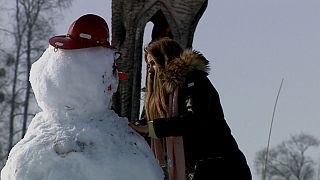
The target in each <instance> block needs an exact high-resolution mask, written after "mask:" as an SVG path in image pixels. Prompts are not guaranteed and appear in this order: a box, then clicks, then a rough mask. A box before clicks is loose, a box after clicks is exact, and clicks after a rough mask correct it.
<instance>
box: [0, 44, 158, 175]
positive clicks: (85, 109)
mask: <svg viewBox="0 0 320 180" xmlns="http://www.w3.org/2000/svg"><path fill="white" fill-rule="evenodd" d="M114 52H115V51H114V50H111V49H106V48H102V47H93V48H85V49H78V50H62V49H58V50H57V51H56V49H54V48H53V47H52V46H49V47H48V48H47V50H46V51H45V52H44V53H43V55H42V56H41V58H40V59H39V60H38V61H36V62H35V63H34V64H33V65H32V68H31V72H30V82H31V85H32V89H33V91H34V93H35V97H36V100H37V102H38V105H39V106H40V108H41V109H42V111H41V112H39V113H38V114H37V115H36V116H35V117H34V118H33V119H32V121H31V123H30V125H29V127H28V130H27V133H26V135H25V137H24V138H23V139H22V140H20V141H19V142H18V143H17V144H16V145H15V146H14V147H13V148H12V150H11V152H10V155H9V157H8V161H7V163H6V165H5V167H4V168H3V169H2V171H1V179H2V180H56V179H68V180H92V179H94V180H102V179H103V180H129V179H138V180H160V179H161V180H163V172H162V170H161V168H160V166H159V165H158V163H157V161H156V160H155V158H154V155H153V153H152V151H151V149H150V147H149V146H148V144H147V143H146V141H145V140H144V139H143V137H142V136H140V135H139V134H137V133H136V132H135V131H134V130H132V129H131V128H130V127H129V126H128V120H127V119H126V118H123V117H119V116H118V115H117V114H116V113H115V112H114V111H113V110H111V109H110V107H111V98H112V94H113V93H114V92H116V90H117V86H118V78H117V76H114V75H113V71H112V70H113V69H112V65H113V63H114V55H115V53H114Z"/></svg>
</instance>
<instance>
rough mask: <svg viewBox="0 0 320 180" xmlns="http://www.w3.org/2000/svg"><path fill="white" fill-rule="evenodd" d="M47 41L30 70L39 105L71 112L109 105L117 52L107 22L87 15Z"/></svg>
mask: <svg viewBox="0 0 320 180" xmlns="http://www.w3.org/2000/svg"><path fill="white" fill-rule="evenodd" d="M49 43H50V46H49V48H48V49H47V50H46V51H45V52H44V54H43V55H42V57H41V58H40V59H39V60H38V61H36V62H35V63H34V64H33V65H32V68H31V72H30V81H31V85H32V88H33V90H34V93H35V96H36V99H37V101H38V104H39V106H40V107H41V108H42V109H43V110H44V111H46V110H47V111H51V110H54V111H60V112H61V111H67V112H75V113H74V114H83V113H93V112H98V111H101V110H104V109H106V108H107V107H111V98H112V95H113V93H114V92H116V90H117V87H118V72H117V70H116V66H115V61H116V59H117V58H119V53H118V52H117V50H116V49H115V48H114V47H112V46H110V43H109V28H108V24H107V23H106V21H105V20H104V19H103V18H101V17H100V16H97V15H94V14H86V15H84V16H81V17H80V18H78V19H77V20H76V21H74V22H73V23H72V24H71V25H70V27H69V30H68V33H67V35H60V36H54V37H52V38H50V40H49ZM122 77H123V76H122ZM69 114H70V113H69Z"/></svg>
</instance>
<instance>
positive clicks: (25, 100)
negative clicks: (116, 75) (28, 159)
mask: <svg viewBox="0 0 320 180" xmlns="http://www.w3.org/2000/svg"><path fill="white" fill-rule="evenodd" d="M8 1H9V0H8ZM8 3H9V2H8ZM10 3H11V4H12V1H10ZM71 3H72V0H50V1H47V0H16V1H15V3H14V7H12V8H11V9H9V10H8V13H9V14H10V13H12V15H13V16H10V17H11V23H12V27H0V30H1V31H3V32H6V33H7V34H9V36H10V37H11V38H12V39H13V41H14V46H13V47H10V49H11V50H12V49H13V50H12V54H14V55H13V56H12V57H13V66H11V68H10V70H8V72H9V73H11V74H10V76H8V78H10V82H11V84H10V85H9V86H8V87H10V91H9V93H8V94H7V95H10V100H9V104H10V106H9V108H8V109H9V110H8V112H9V113H8V122H9V126H8V129H9V132H8V134H9V135H8V143H7V144H8V146H7V147H8V148H7V152H8V153H9V151H10V149H11V147H12V146H13V144H14V143H15V141H14V136H15V134H20V135H21V136H20V138H22V137H23V136H24V134H25V132H26V129H27V123H28V121H29V120H30V119H31V118H32V117H33V115H34V114H35V111H34V109H35V108H34V107H35V106H36V103H35V101H34V98H33V93H32V90H31V85H30V83H29V73H30V69H31V64H32V63H33V62H34V61H35V60H36V59H38V58H39V56H40V55H41V54H42V53H43V51H44V50H45V48H46V47H47V45H48V39H49V38H50V37H51V36H52V35H53V33H54V28H53V27H54V24H55V22H56V20H57V19H58V17H60V16H61V10H63V9H65V8H68V7H70V6H71ZM17 117H19V120H20V122H19V124H20V127H15V126H16V124H17V123H16V120H17ZM17 132H19V133H17ZM20 138H18V139H17V140H19V139H20Z"/></svg>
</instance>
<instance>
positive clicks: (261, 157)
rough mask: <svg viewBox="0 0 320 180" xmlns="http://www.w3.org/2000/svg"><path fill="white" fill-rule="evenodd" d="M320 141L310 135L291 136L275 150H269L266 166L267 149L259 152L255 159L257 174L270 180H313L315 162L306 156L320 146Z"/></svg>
mask: <svg viewBox="0 0 320 180" xmlns="http://www.w3.org/2000/svg"><path fill="white" fill-rule="evenodd" d="M319 143H320V141H319V140H318V139H317V138H315V137H313V136H311V135H308V134H305V133H301V134H298V135H294V136H291V138H290V139H289V140H287V141H283V142H282V143H281V144H279V145H277V146H276V147H275V148H272V149H270V150H269V154H268V156H269V158H268V159H269V160H268V161H267V164H266V165H265V157H266V156H267V154H266V152H267V151H266V149H263V150H261V151H259V152H258V153H257V155H256V158H255V167H256V170H257V173H258V174H260V175H263V173H264V171H266V172H265V174H266V179H268V180H313V179H315V171H316V170H315V168H316V165H315V162H314V161H313V159H312V158H311V157H310V156H308V155H307V154H306V152H307V150H309V149H310V148H312V147H317V146H319ZM264 165H265V167H266V169H264Z"/></svg>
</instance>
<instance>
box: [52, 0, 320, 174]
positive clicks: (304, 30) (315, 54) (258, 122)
mask: <svg viewBox="0 0 320 180" xmlns="http://www.w3.org/2000/svg"><path fill="white" fill-rule="evenodd" d="M86 13H95V14H98V15H100V16H102V17H104V18H105V19H106V20H107V22H108V24H109V29H110V30H111V0H95V1H84V0H74V6H73V7H72V8H71V9H70V10H68V11H66V12H64V13H63V15H64V16H65V19H64V21H61V22H60V23H59V25H58V26H57V34H65V33H66V32H67V30H68V28H69V25H70V24H71V22H72V21H74V20H76V19H77V18H78V17H80V16H82V15H84V14H86ZM319 19H320V1H319V0H303V1H302V0H242V1H238V0H218V1H212V0H211V1H209V4H208V7H207V9H206V11H205V13H204V15H203V16H202V18H201V19H200V22H199V24H198V26H197V29H196V32H195V35H194V42H193V48H194V49H196V50H199V51H200V52H202V53H203V54H204V55H205V56H206V57H207V59H209V60H210V62H211V72H210V76H209V78H210V80H211V82H212V83H213V84H214V85H215V87H216V89H217V90H218V91H219V94H220V98H221V103H222V106H223V109H224V113H225V117H226V120H227V122H228V124H229V126H230V128H231V129H232V132H233V135H234V137H235V139H236V140H237V142H238V144H239V147H240V149H241V150H242V151H243V152H244V154H245V155H246V157H247V160H248V163H249V166H250V168H251V171H252V173H253V175H254V179H258V177H257V176H256V175H255V168H254V162H253V161H254V158H255V154H256V152H257V151H259V150H261V149H262V148H264V147H266V145H267V140H268V133H269V127H270V123H271V118H272V112H273V107H274V103H275V99H276V96H277V92H278V89H279V86H280V83H281V80H282V78H284V82H283V87H282V90H281V92H280V96H279V100H278V105H277V109H276V114H275V117H274V124H273V130H272V135H271V147H272V146H275V145H277V144H279V143H280V142H282V141H283V140H287V139H288V138H289V137H290V135H294V134H298V133H300V132H305V133H308V134H310V135H313V136H316V137H318V138H320V131H319V127H320V121H319V120H320V108H319V107H320V96H319V95H318V92H320V80H319V77H320V70H319V67H320V21H319ZM313 154H315V155H316V158H317V159H318V158H319V156H320V153H319V149H317V150H316V151H315V152H313Z"/></svg>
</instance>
